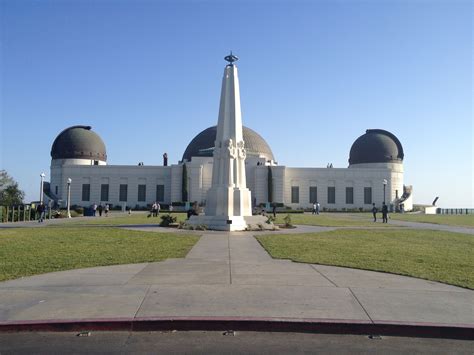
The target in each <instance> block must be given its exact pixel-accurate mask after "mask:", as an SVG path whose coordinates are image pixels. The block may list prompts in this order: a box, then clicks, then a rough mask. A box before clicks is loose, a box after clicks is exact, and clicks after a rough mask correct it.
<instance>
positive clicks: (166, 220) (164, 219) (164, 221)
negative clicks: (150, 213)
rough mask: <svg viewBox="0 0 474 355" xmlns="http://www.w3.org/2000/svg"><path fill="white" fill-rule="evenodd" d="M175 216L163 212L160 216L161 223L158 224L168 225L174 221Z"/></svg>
mask: <svg viewBox="0 0 474 355" xmlns="http://www.w3.org/2000/svg"><path fill="white" fill-rule="evenodd" d="M176 220H177V218H176V217H173V216H172V215H170V214H169V213H168V214H164V215H162V216H161V223H160V226H162V227H169V225H170V224H171V223H176Z"/></svg>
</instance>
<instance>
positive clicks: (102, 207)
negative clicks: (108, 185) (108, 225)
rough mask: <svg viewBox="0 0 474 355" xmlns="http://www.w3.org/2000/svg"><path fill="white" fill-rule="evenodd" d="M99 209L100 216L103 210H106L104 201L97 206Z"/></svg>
mask: <svg viewBox="0 0 474 355" xmlns="http://www.w3.org/2000/svg"><path fill="white" fill-rule="evenodd" d="M97 209H98V210H99V217H102V211H103V210H104V206H102V202H101V203H100V205H99V207H97Z"/></svg>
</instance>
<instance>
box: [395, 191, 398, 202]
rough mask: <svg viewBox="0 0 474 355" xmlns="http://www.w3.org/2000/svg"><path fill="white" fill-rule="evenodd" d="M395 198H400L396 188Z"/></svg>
mask: <svg viewBox="0 0 474 355" xmlns="http://www.w3.org/2000/svg"><path fill="white" fill-rule="evenodd" d="M395 198H396V199H397V200H398V190H395Z"/></svg>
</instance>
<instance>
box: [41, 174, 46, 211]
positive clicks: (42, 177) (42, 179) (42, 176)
mask: <svg viewBox="0 0 474 355" xmlns="http://www.w3.org/2000/svg"><path fill="white" fill-rule="evenodd" d="M45 176H46V174H45V173H41V174H40V177H41V184H40V204H42V203H43V182H44V177H45Z"/></svg>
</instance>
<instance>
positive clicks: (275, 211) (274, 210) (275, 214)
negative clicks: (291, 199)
mask: <svg viewBox="0 0 474 355" xmlns="http://www.w3.org/2000/svg"><path fill="white" fill-rule="evenodd" d="M276 216H277V205H276V203H274V204H273V218H276Z"/></svg>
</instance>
